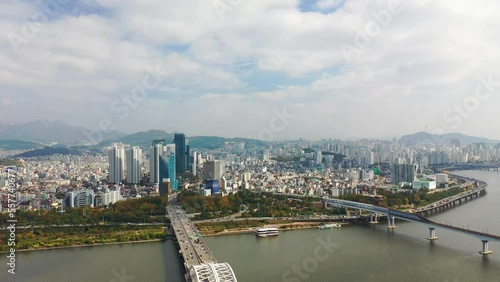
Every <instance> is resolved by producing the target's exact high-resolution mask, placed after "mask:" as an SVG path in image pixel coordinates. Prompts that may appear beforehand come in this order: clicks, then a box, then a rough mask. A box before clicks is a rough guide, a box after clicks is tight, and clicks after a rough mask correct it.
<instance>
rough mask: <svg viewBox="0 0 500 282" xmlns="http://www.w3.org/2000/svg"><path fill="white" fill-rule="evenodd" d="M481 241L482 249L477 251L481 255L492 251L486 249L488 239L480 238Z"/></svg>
mask: <svg viewBox="0 0 500 282" xmlns="http://www.w3.org/2000/svg"><path fill="white" fill-rule="evenodd" d="M481 242H483V250H482V251H480V252H479V253H480V254H482V255H489V254H492V253H493V252H492V251H490V250H489V249H488V240H481Z"/></svg>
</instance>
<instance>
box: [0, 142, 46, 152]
mask: <svg viewBox="0 0 500 282" xmlns="http://www.w3.org/2000/svg"><path fill="white" fill-rule="evenodd" d="M43 146H44V145H42V144H40V143H36V142H30V141H21V140H0V149H1V150H6V151H9V150H31V149H38V148H42V147H43Z"/></svg>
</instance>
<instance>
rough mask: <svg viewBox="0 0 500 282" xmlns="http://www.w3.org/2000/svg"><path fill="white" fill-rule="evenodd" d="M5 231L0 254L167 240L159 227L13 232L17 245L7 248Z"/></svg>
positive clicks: (75, 228)
mask: <svg viewBox="0 0 500 282" xmlns="http://www.w3.org/2000/svg"><path fill="white" fill-rule="evenodd" d="M5 234H7V233H6V231H1V232H0V252H7V251H10V248H12V247H14V248H15V249H16V251H24V250H27V251H31V250H46V249H54V248H68V247H69V248H73V247H82V246H99V245H108V244H120V243H129V242H130V243H133V242H148V241H158V240H164V239H166V237H167V235H168V234H166V232H165V230H164V229H163V227H161V226H154V227H148V226H128V225H126V226H93V227H62V228H43V229H38V228H30V229H18V230H16V233H15V234H16V245H15V246H8V244H6V242H5V241H2V240H5V238H6V237H5Z"/></svg>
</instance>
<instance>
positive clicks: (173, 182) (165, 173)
mask: <svg viewBox="0 0 500 282" xmlns="http://www.w3.org/2000/svg"><path fill="white" fill-rule="evenodd" d="M175 159H176V157H175V154H172V153H171V154H167V153H163V154H162V155H161V156H160V163H159V179H160V180H161V181H160V182H159V183H161V184H162V185H163V183H164V182H166V180H167V179H168V182H169V183H170V184H169V186H170V187H169V188H170V189H169V190H171V191H177V190H179V181H177V173H176V160H175ZM160 194H161V191H160Z"/></svg>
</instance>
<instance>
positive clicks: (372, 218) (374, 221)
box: [368, 213, 378, 224]
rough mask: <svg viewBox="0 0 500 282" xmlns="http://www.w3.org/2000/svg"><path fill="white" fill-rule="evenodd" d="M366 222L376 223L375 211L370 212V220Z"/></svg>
mask: <svg viewBox="0 0 500 282" xmlns="http://www.w3.org/2000/svg"><path fill="white" fill-rule="evenodd" d="M368 223H370V224H376V223H378V218H377V214H376V213H372V214H371V215H370V221H369V222H368Z"/></svg>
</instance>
